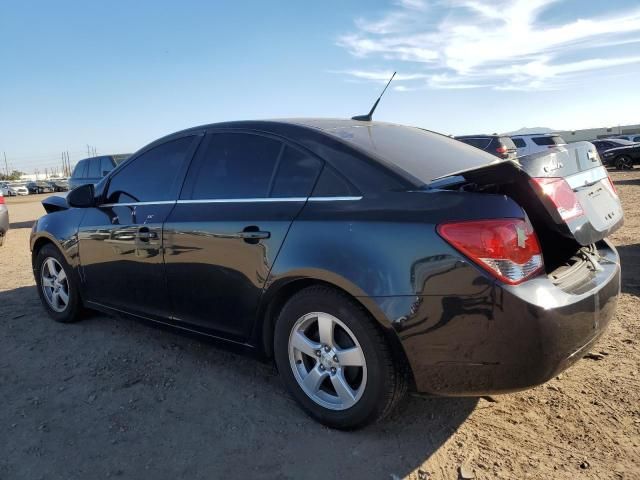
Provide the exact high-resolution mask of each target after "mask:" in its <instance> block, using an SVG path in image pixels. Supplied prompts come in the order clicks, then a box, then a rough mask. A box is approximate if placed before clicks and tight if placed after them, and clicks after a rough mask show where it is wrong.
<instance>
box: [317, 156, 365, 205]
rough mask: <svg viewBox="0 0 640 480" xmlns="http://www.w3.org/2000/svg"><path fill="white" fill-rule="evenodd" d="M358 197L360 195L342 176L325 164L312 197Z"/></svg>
mask: <svg viewBox="0 0 640 480" xmlns="http://www.w3.org/2000/svg"><path fill="white" fill-rule="evenodd" d="M357 195H360V193H359V192H358V191H357V190H356V189H355V188H354V187H353V186H352V185H351V184H350V183H349V182H348V181H347V180H346V179H345V178H344V177H343V176H342V175H340V174H339V173H338V172H336V171H335V170H334V169H333V168H331V167H330V166H329V165H326V164H325V166H324V168H323V169H322V173H321V174H320V178H318V183H316V187H315V188H314V189H313V195H312V196H314V197H353V196H357Z"/></svg>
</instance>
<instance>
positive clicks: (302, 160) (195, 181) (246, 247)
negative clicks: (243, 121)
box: [163, 131, 323, 341]
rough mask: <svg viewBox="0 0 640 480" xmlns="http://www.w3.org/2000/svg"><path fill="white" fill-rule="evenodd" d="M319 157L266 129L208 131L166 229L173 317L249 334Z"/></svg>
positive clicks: (222, 332)
mask: <svg viewBox="0 0 640 480" xmlns="http://www.w3.org/2000/svg"><path fill="white" fill-rule="evenodd" d="M322 163H323V162H322V161H321V160H320V159H318V158H316V157H315V156H313V155H312V154H310V153H308V152H306V151H304V150H300V149H298V148H297V147H294V146H292V145H288V144H286V143H284V142H283V141H281V140H280V139H277V138H274V137H270V136H267V135H259V134H255V133H246V132H229V131H227V132H214V133H211V134H210V135H208V136H207V138H206V140H205V141H204V142H203V145H202V146H201V148H200V149H199V151H198V155H197V157H196V158H195V159H194V161H193V162H192V165H191V167H190V169H189V173H188V175H187V178H186V180H185V184H184V187H183V189H182V193H181V195H180V199H179V201H178V204H177V205H176V208H175V209H174V210H173V211H172V212H171V214H170V215H169V218H168V219H167V221H166V223H165V227H164V231H163V236H164V239H163V241H164V244H165V268H166V274H167V284H168V287H169V293H170V297H171V301H172V305H173V312H174V313H173V315H174V321H175V322H177V323H179V324H181V325H189V326H191V327H195V328H198V329H200V330H206V331H210V332H212V333H213V334H217V335H219V336H223V337H225V338H229V339H232V340H237V341H245V340H246V339H247V337H248V336H249V333H250V331H251V329H252V327H253V323H254V320H255V314H256V309H257V306H258V303H259V301H260V296H261V294H262V290H263V287H264V285H265V281H266V280H267V277H268V275H269V271H270V269H271V266H272V264H273V262H274V260H275V258H276V256H277V254H278V251H279V250H280V247H281V245H282V243H283V240H284V238H285V236H286V235H287V232H288V230H289V227H290V225H291V222H292V221H293V219H294V218H295V216H296V215H297V214H298V212H299V211H300V210H301V208H302V207H303V206H304V204H305V202H306V200H307V197H308V195H309V194H310V192H311V190H312V188H313V184H314V182H315V181H316V178H317V176H318V174H319V172H320V170H321V168H322Z"/></svg>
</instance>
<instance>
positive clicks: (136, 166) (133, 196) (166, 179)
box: [105, 137, 194, 203]
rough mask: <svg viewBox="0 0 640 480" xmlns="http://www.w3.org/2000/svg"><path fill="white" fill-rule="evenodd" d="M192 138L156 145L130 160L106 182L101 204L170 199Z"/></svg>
mask: <svg viewBox="0 0 640 480" xmlns="http://www.w3.org/2000/svg"><path fill="white" fill-rule="evenodd" d="M193 138H194V137H183V138H179V139H177V140H172V141H169V142H166V143H163V144H162V145H158V146H157V147H155V148H152V149H151V150H148V151H146V152H145V153H143V154H142V155H140V156H139V157H137V158H134V159H132V160H131V161H130V162H129V163H128V164H126V165H125V166H123V168H122V170H120V171H119V172H117V173H116V174H115V175H114V176H113V178H112V179H111V181H110V182H109V188H108V192H107V197H106V202H105V203H129V202H157V201H162V200H173V199H175V194H174V193H173V192H174V191H175V188H176V185H175V184H176V181H177V179H178V175H177V174H178V172H179V171H180V170H181V167H182V165H183V162H184V160H185V158H186V154H187V152H188V151H189V147H190V146H191V144H192V142H193Z"/></svg>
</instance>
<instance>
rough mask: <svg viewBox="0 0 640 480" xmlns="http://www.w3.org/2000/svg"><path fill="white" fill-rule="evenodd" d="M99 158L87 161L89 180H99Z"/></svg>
mask: <svg viewBox="0 0 640 480" xmlns="http://www.w3.org/2000/svg"><path fill="white" fill-rule="evenodd" d="M101 176H102V175H100V158H99V157H98V158H92V159H91V160H89V173H88V177H89V178H100V177H101Z"/></svg>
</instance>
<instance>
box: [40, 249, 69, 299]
mask: <svg viewBox="0 0 640 480" xmlns="http://www.w3.org/2000/svg"><path fill="white" fill-rule="evenodd" d="M40 284H41V285H42V293H43V294H44V298H45V300H46V301H47V303H48V304H49V306H50V307H51V308H52V309H53V310H54V311H56V312H64V310H65V309H66V308H67V305H69V279H68V278H67V274H66V272H65V271H64V268H62V265H60V262H58V260H56V259H55V258H53V257H47V258H46V259H45V261H44V262H43V263H42V267H41V268H40Z"/></svg>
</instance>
